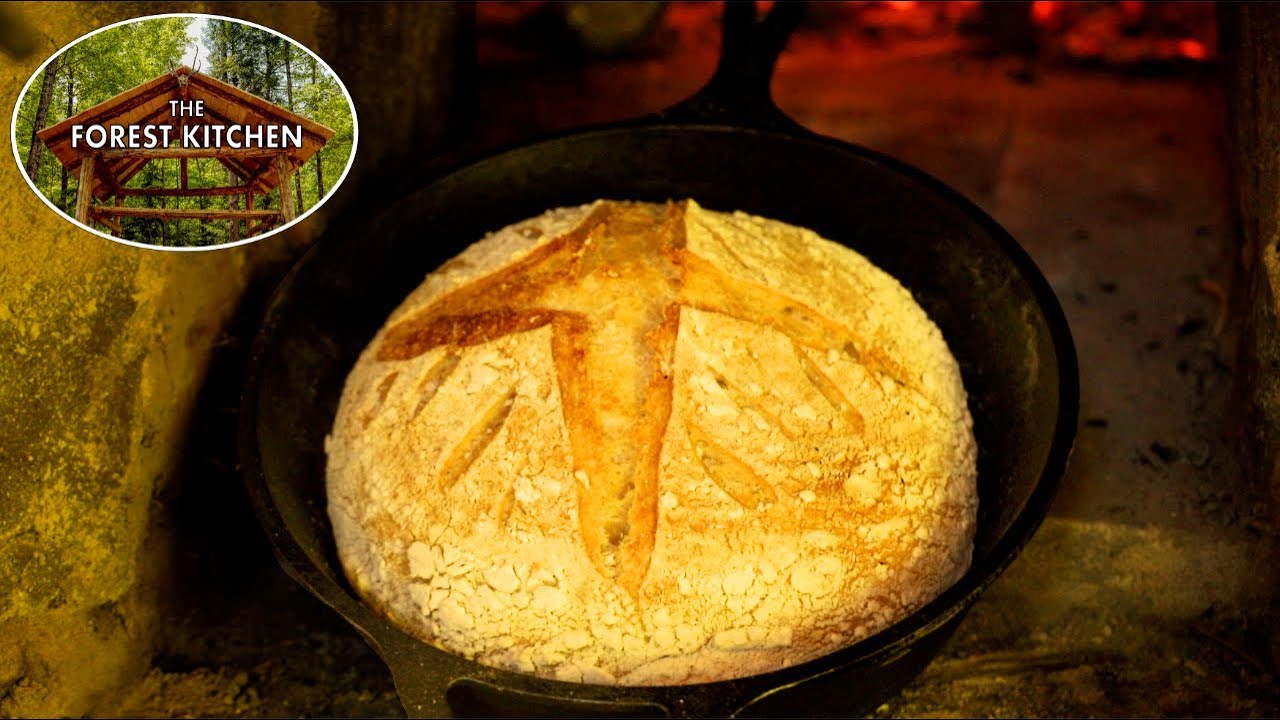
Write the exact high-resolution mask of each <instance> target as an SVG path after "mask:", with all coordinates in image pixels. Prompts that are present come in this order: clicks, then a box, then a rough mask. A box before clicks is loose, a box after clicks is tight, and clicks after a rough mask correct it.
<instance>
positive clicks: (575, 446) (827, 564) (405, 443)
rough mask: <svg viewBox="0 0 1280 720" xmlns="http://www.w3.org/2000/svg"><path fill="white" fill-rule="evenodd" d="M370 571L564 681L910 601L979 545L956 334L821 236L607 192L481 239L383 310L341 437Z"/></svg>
mask: <svg viewBox="0 0 1280 720" xmlns="http://www.w3.org/2000/svg"><path fill="white" fill-rule="evenodd" d="M326 449H327V453H328V467H327V487H328V495H329V514H330V518H331V520H332V522H333V527H334V532H335V536H336V540H337V545H338V551H339V557H340V559H341V561H342V564H343V567H344V569H345V571H346V573H347V576H348V578H349V579H350V581H351V583H352V585H353V587H354V588H355V589H356V590H357V592H358V593H360V595H361V596H362V597H364V598H365V599H366V601H367V602H369V603H370V604H371V605H372V606H373V607H375V608H376V609H378V610H379V611H380V612H382V613H384V614H385V615H387V616H388V617H390V618H391V619H392V620H393V621H394V622H396V623H397V624H399V625H400V626H402V627H403V628H405V629H406V630H407V631H408V632H410V633H411V634H413V635H415V636H417V637H419V638H421V639H423V640H425V641H427V642H430V643H432V644H434V645H437V646H439V647H441V648H443V649H446V650H449V651H451V652H455V653H458V654H461V655H463V656H465V657H467V658H470V659H473V660H476V661H478V662H482V663H486V664H490V665H495V666H499V667H504V668H508V669H513V670H518V671H523V672H530V673H536V674H539V675H542V676H547V677H555V678H558V679H563V680H572V681H582V682H599V683H620V684H683V683H692V682H704V681H712V680H721V679H727V678H731V677H740V676H744V675H749V674H754V673H759V672H765V671H769V670H774V669H778V668H781V667H785V666H788V665H791V664H795V663H798V662H803V661H805V660H808V659H812V658H814V657H816V656H819V655H822V654H825V653H827V652H830V651H832V650H835V649H838V648H840V647H843V646H846V645H849V644H851V643H853V642H856V641H858V640H860V639H862V638H864V637H867V636H869V635H871V634H873V633H875V632H877V631H879V630H881V629H884V628H885V627H887V626H888V625H890V624H892V623H894V622H896V621H897V620H899V619H901V618H902V617H904V616H906V615H907V614H909V613H911V612H912V611H914V610H915V609H917V608H919V607H920V606H921V605H923V604H924V603H926V602H928V601H929V600H930V599H932V598H933V597H935V596H936V595H937V594H938V593H940V592H941V591H942V590H943V589H945V588H946V587H948V586H949V585H951V584H952V583H953V582H954V581H955V580H957V579H958V578H959V577H960V576H961V575H962V574H963V573H964V571H965V570H966V569H967V567H968V565H969V562H970V557H971V553H972V545H973V532H974V524H975V518H976V508H977V497H976V467H975V465H976V450H975V445H974V439H973V432H972V421H971V419H970V416H969V412H968V409H967V405H966V398H965V392H964V388H963V385H962V383H961V379H960V373H959V369H958V366H957V365H956V363H955V360H954V359H953V358H952V357H951V355H950V353H949V352H948V350H947V347H946V343H945V341H944V340H943V338H942V336H941V333H940V332H939V331H938V329H937V328H936V327H935V326H934V325H933V323H932V322H930V321H929V319H928V318H927V317H926V315H925V313H924V311H923V310H922V309H921V308H920V307H919V306H918V305H917V304H916V303H915V302H914V301H913V300H912V298H911V296H910V294H909V293H908V292H907V291H906V290H905V289H904V288H903V287H902V286H901V285H900V284H898V283H897V282H896V281H895V280H894V279H893V278H891V277H890V276H889V275H887V274H886V273H884V272H883V271H881V270H879V269H878V268H876V267H875V266H873V265H872V264H871V263H869V262H868V261H867V260H866V259H864V258H862V257H861V256H860V255H858V254H856V253H854V252H852V251H851V250H849V249H847V248H844V247H842V246H839V245H837V244H835V243H832V242H829V241H827V240H824V239H822V238H820V237H818V236H817V235H816V234H814V233H812V232H810V231H808V230H804V229H802V228H797V227H794V226H791V225H787V224H784V223H780V222H776V221H771V220H766V219H763V218H758V217H754V216H750V215H746V214H744V213H733V214H727V213H718V212H713V211H708V210H704V209H702V208H701V207H699V206H698V205H697V204H696V203H694V202H693V201H683V202H680V203H669V204H667V205H665V206H664V205H654V204H645V203H626V202H615V201H598V202H596V203H593V204H591V205H588V206H582V207H578V208H565V209H559V210H553V211H551V212H548V213H546V214H544V215H542V216H539V217H537V218H532V219H530V220H526V221H524V222H521V223H517V224H515V225H512V226H510V227H507V228H504V229H502V230H500V231H498V232H497V233H494V234H491V235H489V236H487V237H486V238H484V239H483V240H481V241H480V242H478V243H476V244H474V245H473V246H471V247H470V248H468V249H467V250H466V251H464V252H463V253H462V254H461V255H459V256H458V257H457V258H455V259H454V260H452V261H450V262H449V263H447V264H446V265H445V266H444V267H442V268H441V269H440V270H438V271H436V272H435V273H432V274H431V275H430V276H428V278H427V279H426V281H425V282H424V283H423V284H422V285H421V286H420V287H419V288H418V289H417V290H415V291H414V292H413V293H412V294H411V295H410V296H409V297H408V298H407V299H406V300H405V302H404V303H403V304H402V305H401V306H400V307H399V308H398V309H397V310H396V311H395V312H394V313H393V314H392V315H391V317H390V318H389V320H388V322H387V324H386V325H385V326H384V327H383V328H382V330H380V331H379V333H378V334H377V336H376V337H375V338H374V340H373V341H372V342H371V343H370V345H369V346H368V348H366V350H365V351H364V353H363V354H362V355H361V357H360V359H359V360H358V362H357V363H356V366H355V368H354V369H353V370H352V372H351V375H350V376H349V378H348V380H347V385H346V387H345V389H344V392H343V395H342V399H341V402H340V405H339V409H338V415H337V418H336V420H335V424H334V428H333V431H332V433H331V435H330V437H329V438H327V441H326Z"/></svg>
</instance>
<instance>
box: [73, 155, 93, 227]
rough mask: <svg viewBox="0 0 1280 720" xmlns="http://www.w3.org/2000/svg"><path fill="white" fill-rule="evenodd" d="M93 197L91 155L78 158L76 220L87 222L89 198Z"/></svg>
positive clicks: (85, 223)
mask: <svg viewBox="0 0 1280 720" xmlns="http://www.w3.org/2000/svg"><path fill="white" fill-rule="evenodd" d="M92 198H93V156H92V155H85V156H84V157H82V158H80V187H79V188H78V189H77V190H76V222H78V223H80V224H82V225H88V224H89V200H90V199H92Z"/></svg>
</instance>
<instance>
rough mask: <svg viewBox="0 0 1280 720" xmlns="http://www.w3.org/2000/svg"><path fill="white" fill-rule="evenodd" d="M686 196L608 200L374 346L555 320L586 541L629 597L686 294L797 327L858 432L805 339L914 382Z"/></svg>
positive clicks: (652, 530) (651, 521) (729, 465)
mask: <svg viewBox="0 0 1280 720" xmlns="http://www.w3.org/2000/svg"><path fill="white" fill-rule="evenodd" d="M687 208H688V204H687V203H685V202H681V203H668V204H667V205H666V206H655V205H648V204H642V203H624V202H608V201H605V202H601V203H599V204H598V206H597V207H596V209H595V210H593V211H592V212H591V213H590V214H589V215H588V216H587V217H586V218H585V219H584V220H583V221H582V222H581V223H579V224H578V225H577V226H576V227H575V228H574V229H573V230H571V231H569V232H567V233H565V234H564V235H561V236H560V237H557V238H555V239H553V240H551V241H550V242H547V243H545V244H543V245H542V246H540V247H538V248H537V249H535V250H533V251H532V252H530V253H529V254H528V255H527V256H525V257H524V258H523V259H521V260H519V261H517V262H515V263H513V264H511V265H509V266H507V267H506V268H504V269H502V270H499V271H497V272H495V273H493V274H491V275H488V276H485V277H482V278H479V279H477V280H474V281H471V282H469V283H467V284H465V285H463V286H461V287H458V288H456V289H454V290H452V291H449V292H446V293H445V294H443V295H442V296H440V297H438V298H437V299H436V300H435V301H433V302H432V303H431V304H429V305H428V306H427V307H425V308H424V309H422V310H419V311H418V312H416V313H414V314H413V315H411V316H409V317H408V318H405V319H402V320H400V321H399V322H397V323H396V324H395V325H393V326H391V327H390V328H389V329H388V330H387V332H386V333H385V335H384V337H383V340H382V342H381V345H380V346H379V347H378V349H377V354H376V357H377V359H378V360H381V361H392V360H399V361H403V360H409V359H412V358H414V357H417V356H419V355H422V354H423V353H426V352H428V351H430V350H432V349H434V348H437V347H441V346H445V347H448V348H451V349H453V348H458V347H467V346H474V345H478V344H482V343H485V342H489V341H493V340H497V339H499V338H502V337H504V336H507V335H511V334H514V333H520V332H525V331H529V330H534V329H537V328H540V327H544V326H546V325H550V326H551V329H552V356H553V359H554V362H555V369H556V377H557V380H558V383H559V386H560V393H561V398H562V403H563V413H564V420H565V425H566V427H567V429H568V433H569V441H570V447H571V450H572V455H573V469H574V476H575V478H576V480H577V488H576V490H577V500H578V519H579V526H580V529H581V533H582V537H583V540H584V543H585V547H586V552H587V555H588V557H589V558H590V560H591V562H592V564H593V565H594V566H595V568H596V569H597V570H598V571H599V572H600V573H601V574H602V575H603V576H604V577H606V578H609V579H611V580H613V581H614V582H616V583H617V584H618V585H619V586H620V587H622V588H623V589H624V590H626V591H627V593H629V594H630V595H631V596H632V597H633V598H634V597H638V594H639V589H640V587H641V585H642V584H643V583H644V579H645V575H646V573H647V570H648V567H649V564H650V560H651V557H652V554H653V550H654V544H655V537H656V533H657V518H658V495H659V487H658V475H659V462H660V457H661V454H662V440H663V437H664V435H665V434H666V429H667V424H668V421H669V418H670V416H671V408H672V396H673V384H672V377H671V367H672V364H673V359H674V356H675V347H676V337H677V334H678V331H679V322H680V310H681V308H682V307H689V308H695V309H698V310H703V311H709V312H714V313H719V314H723V315H727V316H730V317H733V318H737V319H740V320H745V321H747V322H752V323H756V324H759V325H763V326H768V327H772V328H774V329H776V330H778V331H780V332H782V333H783V334H785V335H786V336H788V337H790V338H791V340H792V341H793V342H794V343H796V344H797V347H796V355H797V358H798V359H799V361H800V363H801V365H802V366H803V368H804V370H805V374H806V376H807V377H808V378H809V380H810V382H811V383H813V384H814V386H815V387H816V388H817V389H818V390H819V391H820V392H821V394H822V395H823V396H824V397H826V398H827V400H828V401H829V402H830V403H831V405H832V406H833V407H834V408H836V410H837V411H839V412H840V414H841V417H843V418H844V420H845V423H846V424H847V426H848V427H849V429H850V431H851V432H853V433H855V434H858V433H861V431H862V429H863V428H862V417H861V415H860V414H859V412H858V410H857V409H856V408H854V407H853V406H852V404H851V403H850V402H849V401H848V399H847V398H845V397H844V395H843V394H842V393H841V392H840V390H839V389H838V388H837V387H836V385H835V384H834V383H833V382H832V380H831V379H830V378H829V377H827V376H826V375H825V374H824V373H823V372H822V371H821V370H820V369H819V368H818V366H817V365H816V364H815V363H814V362H813V361H812V360H810V359H809V358H808V357H807V356H806V355H805V354H804V350H803V349H802V348H801V347H799V346H804V347H807V348H812V349H815V350H819V351H836V352H839V353H842V354H846V355H849V356H851V357H852V358H853V359H855V360H857V361H859V362H861V364H863V365H864V367H866V368H867V370H868V371H870V372H873V373H876V374H878V375H881V376H884V377H887V378H889V379H891V380H892V381H894V382H896V383H898V384H900V385H903V386H905V387H908V388H912V383H910V382H909V379H908V376H907V374H906V372H905V371H904V370H903V369H902V368H901V367H900V366H898V364H897V363H895V362H894V361H893V360H891V359H890V358H889V357H888V356H887V355H886V354H884V353H883V352H881V351H880V350H879V349H878V348H875V347H874V346H872V345H871V344H870V343H869V341H867V340H866V339H865V338H862V337H860V336H859V335H858V334H857V333H855V332H853V331H852V330H850V329H849V328H847V327H844V326H843V325H840V324H839V323H836V322H834V321H832V320H831V319H829V318H826V317H824V316H823V315H821V314H820V313H818V312H816V311H815V310H813V309H811V308H809V307H807V306H805V305H804V304H803V303H801V302H799V301H797V300H795V299H793V298H790V297H787V296H785V295H782V294H780V293H778V292H776V291H774V290H772V289H770V288H768V287H766V286H764V285H759V284H756V283H753V282H749V281H745V280H741V279H738V278H735V277H733V276H731V275H729V274H727V273H725V272H724V271H722V270H720V269H719V268H717V267H715V266H714V265H712V264H711V263H709V262H707V261H706V260H704V259H702V258H699V257H698V256H696V255H694V254H692V253H690V252H689V251H688V250H687V249H686V247H685V245H686V240H685V232H686V224H685V223H686V212H687ZM451 352H453V351H452V350H451ZM451 369H452V368H451V367H450V366H445V367H444V370H445V372H448V371H449V370H451ZM512 399H513V398H509V399H508V400H507V401H506V406H505V407H506V408H507V410H509V408H510V402H511V400H512ZM743 402H744V403H746V404H747V405H750V403H749V402H747V401H745V400H744V401H743ZM490 414H492V411H491V413H490ZM502 417H503V418H505V415H503V416H502ZM500 424H501V421H500V420H499V425H500ZM778 424H779V426H781V425H782V424H781V423H780V422H779V423H778ZM689 432H690V436H691V438H692V439H693V440H694V443H695V445H696V446H697V447H698V448H699V453H700V457H701V458H702V461H703V464H704V467H705V468H706V470H707V473H708V475H709V476H710V477H712V478H713V479H714V480H715V482H716V483H717V484H719V485H720V486H721V487H722V488H724V489H725V491H726V492H728V493H729V495H731V496H732V497H733V498H734V499H735V500H737V501H738V502H740V503H742V504H743V505H744V506H750V507H754V506H755V505H756V504H758V503H761V502H766V503H767V502H771V501H772V500H774V499H776V497H777V493H776V491H775V490H774V489H773V487H772V486H770V485H768V484H767V483H764V481H763V480H760V478H759V477H758V476H756V475H755V474H754V473H753V472H752V471H751V469H750V467H749V466H748V465H746V464H745V463H743V462H742V461H741V460H740V459H739V458H736V457H734V456H733V455H732V454H731V453H730V452H729V451H727V450H725V449H724V448H723V447H721V446H720V445H717V444H716V443H714V442H713V441H712V440H711V439H710V436H709V435H708V434H707V433H706V432H705V431H703V430H702V429H700V428H693V427H692V426H691V427H690V428H689ZM494 434H496V432H493V433H491V434H489V435H488V436H487V437H488V439H492V436H493V435H494ZM486 444H487V443H481V444H480V445H479V446H478V450H476V452H475V453H471V450H472V449H474V448H473V447H472V445H466V446H465V447H463V446H459V449H455V451H454V453H455V454H457V453H458V452H462V451H464V450H465V452H464V453H463V454H464V455H465V456H466V458H464V459H467V460H468V462H467V463H466V465H467V466H469V464H470V463H471V462H474V461H475V459H476V456H478V454H479V452H480V451H483V449H484V446H485V445H486ZM460 467H461V470H459V468H460ZM465 469H466V467H464V466H462V465H459V464H458V463H452V462H448V461H446V462H445V463H444V465H443V467H442V481H443V482H445V483H446V484H451V483H452V482H454V481H456V480H457V479H458V477H460V476H461V473H462V472H465ZM753 478H754V480H753Z"/></svg>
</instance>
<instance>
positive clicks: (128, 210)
mask: <svg viewBox="0 0 1280 720" xmlns="http://www.w3.org/2000/svg"><path fill="white" fill-rule="evenodd" d="M175 100H176V101H180V102H184V103H186V102H189V101H196V100H200V101H203V111H204V112H203V115H202V116H197V117H189V116H186V115H183V116H181V117H175V116H174V114H173V112H172V109H171V107H172V106H171V105H170V103H171V102H172V101H175ZM193 123H203V124H208V125H222V126H226V127H230V126H240V128H242V130H243V131H245V132H253V131H255V130H256V131H257V132H258V133H259V134H261V133H262V131H263V129H264V128H267V127H268V126H271V125H276V126H289V127H299V128H301V132H302V142H301V146H300V147H288V148H268V147H231V146H228V145H227V144H225V143H224V144H222V145H220V146H216V147H180V146H177V145H178V143H176V142H170V144H169V145H167V146H163V147H151V148H133V147H129V148H103V149H98V150H94V149H92V148H90V147H88V146H87V144H86V143H84V142H83V141H82V142H80V143H78V145H79V146H78V147H77V146H75V144H74V143H73V141H72V140H73V133H72V129H73V128H74V127H75V126H77V125H79V126H81V127H82V128H83V127H88V126H93V125H100V126H102V127H103V128H104V129H106V130H107V131H110V130H111V128H112V127H113V126H123V127H125V128H128V127H130V126H139V127H141V128H145V127H146V126H149V125H157V126H159V125H174V126H176V127H175V132H174V137H173V139H174V141H177V140H179V139H180V138H181V137H182V131H184V130H185V129H186V128H187V126H188V125H191V124H193ZM333 135H334V131H333V130H331V129H329V128H327V127H325V126H324V125H321V124H320V123H317V122H314V121H312V120H308V119H307V118H304V117H302V116H300V115H298V114H296V113H293V112H291V111H289V110H287V109H285V108H282V107H280V106H279V105H276V104H274V103H271V102H269V101H267V100H264V99H262V98H260V97H258V96H256V95H252V94H250V93H247V92H245V91H243V90H241V89H239V88H237V87H235V86H233V85H230V84H228V83H225V82H222V81H220V80H216V79H214V78H212V77H209V76H208V75H204V74H201V73H197V72H192V70H191V69H190V68H188V67H185V66H183V67H180V68H178V69H176V70H174V71H172V72H169V73H165V74H164V75H161V76H159V77H157V78H155V79H153V80H150V81H148V82H145V83H142V84H141V85H138V86H137V87H135V88H133V89H131V90H127V91H125V92H123V93H120V94H119V95H117V96H115V97H113V98H111V99H109V100H106V101H105V102H102V103H99V104H98V105H95V106H93V107H91V108H89V109H87V110H84V111H82V112H80V113H77V114H76V115H73V116H71V117H69V118H67V119H66V120H63V121H62V122H60V123H58V124H56V125H53V126H51V127H48V128H45V129H44V130H41V131H40V132H39V133H37V137H38V138H39V139H40V141H41V142H43V143H44V144H45V146H46V147H48V148H49V150H50V151H52V152H53V154H54V156H56V157H57V158H58V162H60V163H62V165H63V167H65V168H67V170H68V171H70V172H74V173H76V174H77V176H78V177H79V180H80V186H79V190H78V193H77V195H76V210H75V219H76V220H77V221H78V222H80V223H82V224H84V225H86V226H89V227H93V226H94V224H97V225H101V226H103V227H106V228H108V229H109V230H111V231H112V234H113V235H115V236H116V237H119V236H120V234H121V232H122V229H121V218H125V217H135V218H156V219H160V220H162V221H167V220H170V219H195V220H201V221H205V222H208V221H230V222H233V223H237V224H238V223H240V222H244V223H245V224H246V232H245V233H244V235H243V237H252V236H254V235H259V234H261V233H263V232H266V231H267V230H270V229H272V228H274V227H276V226H279V225H281V224H284V223H288V222H290V221H292V220H293V219H294V217H295V216H296V215H297V203H296V199H295V198H294V195H293V181H292V178H293V173H294V172H295V171H296V170H297V169H298V168H300V167H302V165H303V164H304V163H306V162H307V160H309V159H310V158H311V157H312V156H313V155H315V154H316V152H317V151H319V150H320V149H321V148H323V147H324V145H325V143H326V142H328V141H329V139H330V138H332V137H333ZM166 158H172V159H177V160H178V161H179V173H178V187H136V188H131V187H126V185H127V184H128V183H129V181H130V180H131V179H132V178H133V177H134V176H135V175H137V174H138V173H139V172H140V171H141V170H142V169H143V167H145V166H146V165H147V163H149V162H151V161H152V160H160V159H166ZM199 158H212V159H216V160H217V161H218V162H220V163H221V164H222V165H223V166H225V167H226V168H227V170H229V171H230V173H231V175H232V176H233V177H234V178H235V180H234V181H233V182H231V183H230V184H229V185H225V186H220V187H189V186H188V183H187V162H188V160H193V159H199ZM275 188H279V189H280V201H279V207H276V208H268V207H255V199H257V200H260V199H261V198H262V197H263V196H264V195H266V194H267V193H269V192H271V190H273V189H275ZM135 196H161V197H201V196H204V197H227V198H228V202H227V207H225V208H165V207H133V206H129V205H126V204H125V200H126V199H127V198H130V197H135ZM232 197H236V198H240V197H242V198H244V203H243V204H242V205H241V207H239V208H233V207H231V205H232V203H231V201H230V198H232ZM109 201H113V202H109Z"/></svg>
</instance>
